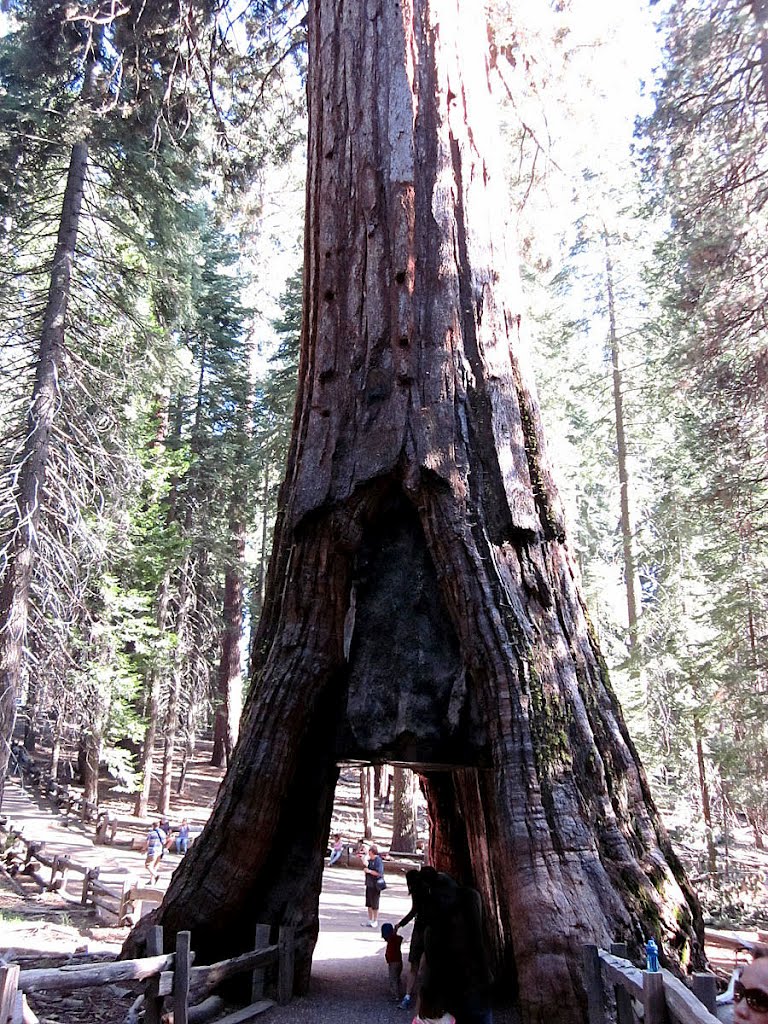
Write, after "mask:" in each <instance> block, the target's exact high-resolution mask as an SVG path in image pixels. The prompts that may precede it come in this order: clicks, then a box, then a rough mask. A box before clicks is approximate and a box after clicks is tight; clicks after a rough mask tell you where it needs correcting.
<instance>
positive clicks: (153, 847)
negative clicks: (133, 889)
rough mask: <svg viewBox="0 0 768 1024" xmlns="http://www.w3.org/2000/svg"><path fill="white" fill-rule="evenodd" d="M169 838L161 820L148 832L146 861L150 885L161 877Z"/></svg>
mask: <svg viewBox="0 0 768 1024" xmlns="http://www.w3.org/2000/svg"><path fill="white" fill-rule="evenodd" d="M167 838H168V837H167V833H166V832H164V831H163V829H162V827H161V823H160V822H159V821H157V822H155V824H154V825H153V826H152V829H151V830H150V831H149V832H148V833H147V858H146V860H145V862H144V863H145V864H146V868H147V871H148V872H149V884H150V885H154V884H155V882H156V881H157V880H158V878H159V877H160V861H161V860H162V858H163V854H164V853H165V844H166V842H167Z"/></svg>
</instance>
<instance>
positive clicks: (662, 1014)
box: [643, 971, 667, 1024]
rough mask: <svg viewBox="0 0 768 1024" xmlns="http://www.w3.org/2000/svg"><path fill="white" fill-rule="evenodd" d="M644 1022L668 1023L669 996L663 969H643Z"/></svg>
mask: <svg viewBox="0 0 768 1024" xmlns="http://www.w3.org/2000/svg"><path fill="white" fill-rule="evenodd" d="M643 1008H644V1010H645V1016H644V1018H643V1024H667V998H666V996H665V995H664V975H663V974H662V973H661V971H643Z"/></svg>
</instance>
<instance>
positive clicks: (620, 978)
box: [584, 943, 719, 1024]
mask: <svg viewBox="0 0 768 1024" xmlns="http://www.w3.org/2000/svg"><path fill="white" fill-rule="evenodd" d="M626 956H627V948H626V946H625V945H624V944H623V943H614V944H613V945H612V946H611V951H610V953H609V952H606V950H604V949H598V947H597V946H584V972H585V979H586V987H587V1004H588V1010H589V1024H609V1021H610V1020H612V1019H615V1020H616V1022H617V1024H638V1022H640V1021H642V1024H719V1021H718V1019H717V1017H716V1016H715V1009H716V992H717V989H716V979H715V976H714V974H694V975H693V976H692V979H691V980H692V987H691V988H688V987H687V986H686V985H684V984H683V982H682V981H680V979H679V978H676V977H675V976H674V975H673V974H670V972H669V971H665V970H661V971H642V970H640V968H638V967H635V966H634V965H633V964H632V963H630V962H629V960H627V959H626Z"/></svg>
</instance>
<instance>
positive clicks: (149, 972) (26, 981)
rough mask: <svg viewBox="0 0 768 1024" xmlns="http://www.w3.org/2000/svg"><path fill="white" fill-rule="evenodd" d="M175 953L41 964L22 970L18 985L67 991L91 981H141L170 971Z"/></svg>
mask: <svg viewBox="0 0 768 1024" xmlns="http://www.w3.org/2000/svg"><path fill="white" fill-rule="evenodd" d="M175 960H176V954H175V953H167V954H165V955H162V956H147V957H143V958H142V959H141V960H115V961H113V962H112V963H108V964H71V965H70V966H68V967H56V968H41V969H39V970H32V971H22V972H21V973H20V974H19V989H20V990H21V991H22V992H36V991H38V990H40V989H42V990H43V991H46V992H71V991H73V990H74V989H79V988H89V987H90V986H91V985H107V984H110V983H112V982H116V981H142V980H144V979H146V978H152V977H154V975H156V974H160V973H161V972H163V971H172V970H173V965H174V963H175Z"/></svg>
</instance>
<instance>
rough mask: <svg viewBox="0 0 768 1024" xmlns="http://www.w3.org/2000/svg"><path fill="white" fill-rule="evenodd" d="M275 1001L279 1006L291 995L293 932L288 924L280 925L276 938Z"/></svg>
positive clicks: (288, 999)
mask: <svg viewBox="0 0 768 1024" xmlns="http://www.w3.org/2000/svg"><path fill="white" fill-rule="evenodd" d="M277 945H278V959H277V1001H278V1003H279V1004H280V1006H285V1005H286V1004H287V1003H290V1001H291V997H292V996H293V961H294V932H293V928H291V927H290V926H289V925H281V926H280V932H279V936H278V940H277Z"/></svg>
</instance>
